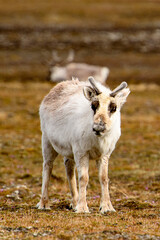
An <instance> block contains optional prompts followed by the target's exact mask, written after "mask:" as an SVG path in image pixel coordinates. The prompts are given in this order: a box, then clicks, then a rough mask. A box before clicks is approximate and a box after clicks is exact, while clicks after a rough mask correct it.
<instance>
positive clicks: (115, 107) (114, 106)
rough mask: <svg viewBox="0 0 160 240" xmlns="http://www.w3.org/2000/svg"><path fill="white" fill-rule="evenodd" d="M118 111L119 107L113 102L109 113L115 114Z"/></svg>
mask: <svg viewBox="0 0 160 240" xmlns="http://www.w3.org/2000/svg"><path fill="white" fill-rule="evenodd" d="M116 109H117V105H116V104H115V103H113V102H111V103H110V104H109V107H108V110H109V112H110V113H114V112H115V111H116Z"/></svg>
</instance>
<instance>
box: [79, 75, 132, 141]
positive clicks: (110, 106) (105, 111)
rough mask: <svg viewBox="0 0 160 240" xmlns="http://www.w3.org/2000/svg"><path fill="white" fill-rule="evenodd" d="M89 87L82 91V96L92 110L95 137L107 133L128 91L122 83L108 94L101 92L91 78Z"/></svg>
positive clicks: (124, 83) (125, 84)
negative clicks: (88, 102) (89, 103)
mask: <svg viewBox="0 0 160 240" xmlns="http://www.w3.org/2000/svg"><path fill="white" fill-rule="evenodd" d="M88 80H89V82H90V84H91V86H86V87H84V89H83V92H84V96H85V97H86V98H87V99H88V100H89V101H90V102H91V108H92V110H93V114H94V119H93V131H94V133H95V134H96V135H97V136H102V135H104V134H105V133H107V132H109V131H110V130H111V128H112V126H113V124H114V121H115V120H116V117H118V116H117V114H119V112H120V109H121V107H122V105H123V104H124V103H125V101H126V98H127V96H128V95H129V93H130V91H129V89H128V88H126V87H127V83H126V82H122V83H121V84H120V85H119V86H118V87H117V88H115V89H114V90H113V91H112V92H110V93H109V94H106V93H105V92H103V91H102V92H101V91H100V90H99V89H98V87H97V85H96V82H95V80H94V78H93V77H89V78H88Z"/></svg>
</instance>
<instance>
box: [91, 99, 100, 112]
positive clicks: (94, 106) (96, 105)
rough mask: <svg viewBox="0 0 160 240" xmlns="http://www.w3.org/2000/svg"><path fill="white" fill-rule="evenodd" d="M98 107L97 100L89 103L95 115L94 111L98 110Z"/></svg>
mask: <svg viewBox="0 0 160 240" xmlns="http://www.w3.org/2000/svg"><path fill="white" fill-rule="evenodd" d="M98 107H99V101H98V100H97V99H95V100H93V101H92V103H91V108H92V110H93V112H94V114H95V113H96V110H97V109H98Z"/></svg>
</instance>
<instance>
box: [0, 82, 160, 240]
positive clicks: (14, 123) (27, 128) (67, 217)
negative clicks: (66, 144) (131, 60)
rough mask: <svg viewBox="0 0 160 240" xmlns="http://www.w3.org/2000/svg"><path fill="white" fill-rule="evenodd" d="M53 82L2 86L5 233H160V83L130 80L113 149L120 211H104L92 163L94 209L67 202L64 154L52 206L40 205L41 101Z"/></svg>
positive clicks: (0, 224) (0, 218)
mask: <svg viewBox="0 0 160 240" xmlns="http://www.w3.org/2000/svg"><path fill="white" fill-rule="evenodd" d="M51 87H53V85H51V84H50V83H31V82H28V83H23V84H22V83H18V82H13V83H11V82H10V83H7V84H5V83H1V85H0V105H1V109H0V132H1V139H0V148H1V151H0V238H1V239H32V238H38V239H40V238H44V239H103V238H106V239H160V231H159V229H160V223H159V217H160V215H159V207H160V196H159V194H160V185H159V180H160V165H159V159H160V152H159V140H160V132H159V121H160V118H159V112H160V109H159V105H158V103H159V87H158V86H156V85H151V86H149V87H148V86H147V85H144V84H143V85H140V86H136V85H131V86H130V88H131V91H132V92H131V95H130V96H129V98H128V102H127V103H126V104H125V106H124V108H123V110H122V136H121V138H120V140H119V142H118V144H117V147H116V150H115V151H114V153H113V154H112V156H111V159H110V166H109V177H110V193H111V199H112V203H113V205H114V207H115V209H116V213H112V214H111V213H110V214H107V215H101V214H100V213H99V202H100V184H99V181H98V170H95V166H96V163H95V162H94V161H91V162H90V181H89V186H88V191H87V201H88V205H89V208H90V211H91V213H90V214H76V213H74V212H73V211H72V210H70V209H69V204H70V193H69V187H68V183H67V178H66V175H65V168H64V165H63V160H62V158H61V156H60V157H58V159H57V160H56V162H55V165H54V168H53V173H52V178H51V184H50V188H49V193H50V194H49V195H50V203H51V211H40V210H37V209H36V208H35V206H36V204H37V202H38V201H39V199H40V193H41V182H42V178H41V172H42V156H41V132H40V126H39V114H38V108H39V104H40V102H41V100H42V99H43V97H44V95H45V94H47V92H48V91H49V90H50V88H51Z"/></svg>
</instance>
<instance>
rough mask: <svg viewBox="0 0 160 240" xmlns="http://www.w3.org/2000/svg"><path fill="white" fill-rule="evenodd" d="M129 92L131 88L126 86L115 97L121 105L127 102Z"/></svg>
mask: <svg viewBox="0 0 160 240" xmlns="http://www.w3.org/2000/svg"><path fill="white" fill-rule="evenodd" d="M129 94H130V90H129V88H124V89H123V90H121V91H120V92H119V93H117V95H116V96H115V99H117V103H118V104H119V105H120V107H122V106H123V104H124V103H125V102H126V99H127V97H128V95H129Z"/></svg>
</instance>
